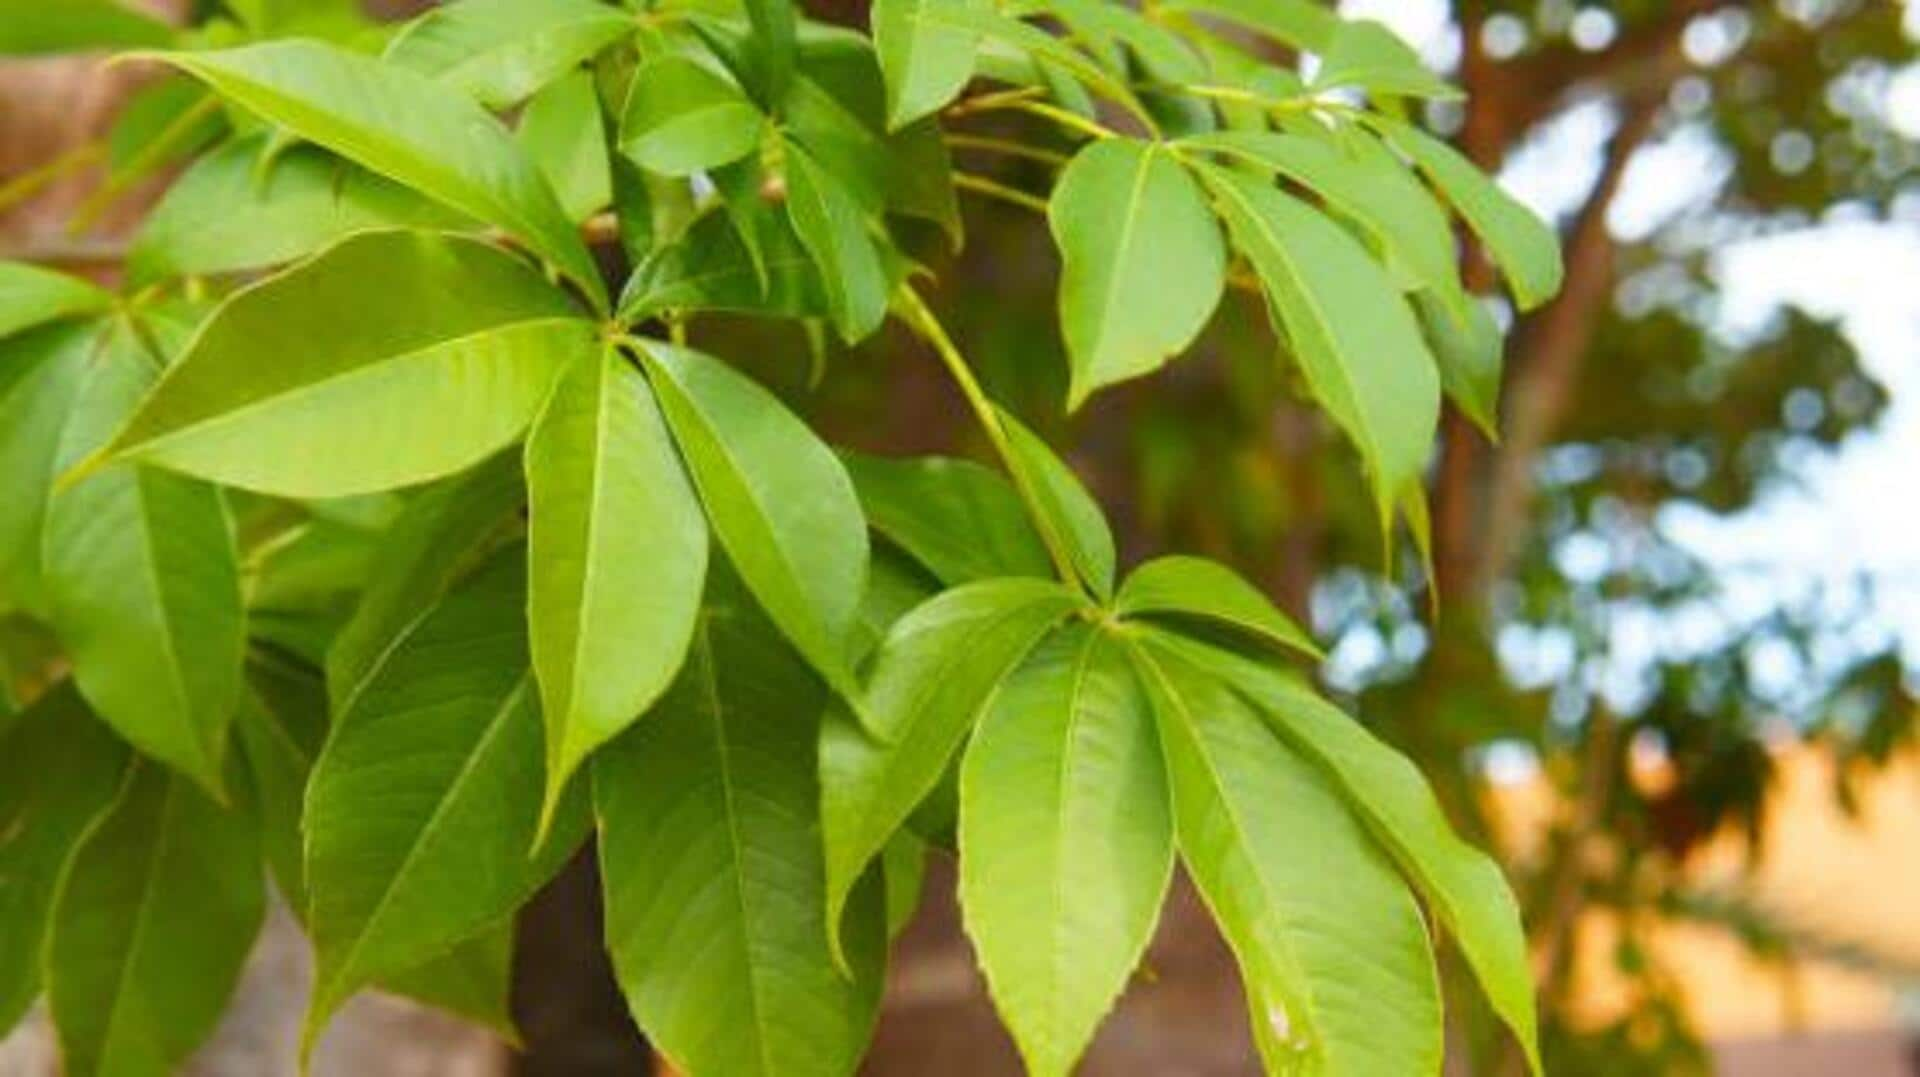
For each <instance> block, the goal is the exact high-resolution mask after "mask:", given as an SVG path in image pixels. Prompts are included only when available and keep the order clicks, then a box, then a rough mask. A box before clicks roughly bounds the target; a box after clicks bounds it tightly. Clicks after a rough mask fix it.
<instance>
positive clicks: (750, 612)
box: [593, 583, 885, 1077]
mask: <svg viewBox="0 0 1920 1077" xmlns="http://www.w3.org/2000/svg"><path fill="white" fill-rule="evenodd" d="M714 590H715V592H717V593H716V594H715V595H714V596H713V597H712V598H710V599H709V601H708V604H707V608H706V609H705V610H704V611H703V612H702V614H701V617H700V625H701V627H700V629H699V631H698V633H697V637H696V642H695V644H694V647H693V651H692V653H691V654H690V655H689V656H688V659H687V665H686V668H685V669H684V670H683V672H682V674H681V676H680V679H679V680H678V681H676V682H675V683H674V687H673V689H672V691H670V692H669V693H668V694H667V696H666V697H665V698H664V699H663V700H661V703H660V705H659V706H658V707H657V708H655V710H654V712H653V713H652V714H650V715H649V716H648V718H647V720H646V721H645V722H644V723H642V724H641V725H639V726H637V727H636V728H634V729H633V730H632V731H631V732H630V733H629V734H627V735H626V736H625V737H623V738H621V739H620V740H618V741H616V742H615V743H614V744H612V745H611V746H609V747H608V748H607V750H606V752H605V753H604V754H603V755H601V756H600V757H599V758H597V759H596V760H595V761H594V767H593V774H594V800H595V804H596V806H597V809H598V815H599V820H600V828H601V846H600V858H601V874H602V877H603V878H604V880H605V887H606V909H607V946H608V949H609V950H610V951H611V952H612V954H613V959H614V966H615V970H616V972H617V973H618V975H619V978H620V982H621V985H622V987H623V988H624V989H625V991H626V994H627V999H628V1001H629V1003H630V1004H631V1006H632V1007H633V1012H634V1016H635V1018H636V1019H637V1020H638V1021H639V1024H640V1027H641V1029H642V1030H643V1031H644V1032H645V1033H646V1034H647V1036H648V1038H649V1039H651V1040H652V1041H653V1042H654V1043H655V1044H657V1045H658V1046H659V1048H660V1050H661V1052H662V1053H663V1054H665V1055H666V1056H667V1057H669V1058H672V1059H673V1060H674V1063H675V1065H676V1066H677V1067H680V1068H683V1069H685V1070H687V1071H688V1072H692V1073H716V1074H740V1075H758V1077H807V1075H823V1077H832V1075H839V1074H848V1073H852V1072H853V1069H854V1066H855V1064H856V1063H857V1062H858V1061H859V1059H860V1055H861V1053H862V1052H863V1050H864V1048H865V1046H866V1041H867V1034H868V1030H869V1029H870V1028H871V1027H872V1022H873V1016H874V1010H875V1006H876V1004H877V1003H878V1001H879V989H880V981H881V969H882V965H883V962H884V960H885V957H884V953H885V950H884V946H885V943H884V938H885V937H884V934H883V932H884V918H883V909H882V902H881V901H880V900H879V899H880V896H881V895H880V893H879V888H878V887H877V886H867V887H865V888H863V891H862V900H861V901H860V902H859V908H858V909H857V910H856V912H855V914H854V916H852V917H850V924H849V930H848V933H847V939H846V941H847V943H848V950H849V953H850V956H851V962H850V963H851V966H852V971H853V975H852V976H851V977H850V978H849V977H848V976H844V975H842V974H841V973H840V971H839V970H838V969H836V968H835V967H834V962H833V959H832V958H831V957H830V956H829V953H828V949H827V930H826V924H827V919H826V911H825V907H824V903H825V887H824V883H823V871H824V869H823V866H822V864H821V854H820V845H819V839H818V836H817V831H816V829H815V826H816V819H817V813H818V811H819V788H818V786H817V784H816V779H815V775H814V769H813V750H814V744H815V733H816V731H817V729H818V727H819V720H820V714H821V711H822V710H823V708H824V707H825V706H826V703H827V698H828V697H827V693H826V692H825V691H824V689H823V686H822V685H821V683H820V681H819V680H818V679H817V678H815V677H814V676H813V674H812V673H811V672H810V671H809V670H808V668H807V666H806V664H805V663H804V662H803V661H802V660H801V659H800V657H799V655H797V654H795V653H794V652H793V650H792V649H791V648H790V647H789V646H788V645H787V644H786V642H785V641H784V640H782V639H781V638H780V635H779V634H778V633H777V632H776V631H775V630H774V628H773V626H772V625H771V624H770V623H768V622H767V620H766V619H765V617H764V616H763V615H761V614H760V613H759V611H758V610H756V609H755V608H754V607H753V603H752V601H751V600H750V599H748V598H747V597H746V596H745V595H744V594H743V593H741V592H740V590H739V588H738V586H737V585H735V586H727V585H725V584H724V583H720V584H719V585H718V586H716V587H715V588H714ZM874 881H875V882H877V880H874Z"/></svg>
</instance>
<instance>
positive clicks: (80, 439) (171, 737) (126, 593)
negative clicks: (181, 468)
mask: <svg viewBox="0 0 1920 1077" xmlns="http://www.w3.org/2000/svg"><path fill="white" fill-rule="evenodd" d="M146 338H153V339H157V334H156V330H155V328H154V327H153V326H151V325H142V326H136V325H134V324H133V323H131V322H129V321H127V320H124V319H121V320H116V321H114V322H112V323H110V324H108V325H106V326H104V327H103V328H102V329H101V331H100V333H99V334H98V337H97V339H96V344H95V350H94V352H93V354H92V355H91V356H90V357H89V359H88V369H87V371H86V374H85V380H84V382H83V383H82V385H81V387H80V390H79V396H78V398H77V399H76V401H75V403H74V406H73V411H72V414H71V415H70V416H69V418H68V420H67V424H66V429H65V430H64V432H63V433H62V435H61V439H60V449H59V453H58V456H57V462H56V471H58V470H64V469H66V468H67V467H69V466H71V465H72V464H73V463H75V462H76V461H78V460H80V459H81V458H82V457H84V456H86V455H87V454H88V453H90V452H92V451H93V450H95V449H97V448H99V446H100V445H102V444H103V443H104V442H105V441H106V439H107V438H108V437H109V436H110V435H111V433H112V431H113V430H115V429H117V428H118V427H119V426H120V424H121V423H122V422H123V421H124V420H125V419H126V416H127V415H128V414H129V413H130V412H132V410H133V409H134V407H135V406H136V405H137V404H138V403H139V401H140V400H141V398H142V397H143V396H144V395H145V394H146V393H147V392H148V391H149V389H150V387H151V386H152V385H153V384H154V379H155V378H156V377H159V376H161V375H160V366H161V362H162V360H161V359H160V358H159V357H158V356H156V355H155V354H153V353H152V352H151V351H150V350H149V348H148V344H147V339H146ZM41 540H42V545H41V562H42V565H43V567H44V571H45V574H46V586H47V593H48V597H49V600H50V601H49V609H50V612H51V620H52V623H53V626H54V629H55V632H56V634H57V635H58V636H59V637H60V642H61V644H62V645H63V646H64V647H65V648H66V651H67V654H68V657H69V658H70V660H71V661H72V663H73V675H74V680H75V681H76V682H77V683H78V684H79V686H80V692H81V694H82V695H84V696H85V697H86V698H87V701H88V702H89V703H90V704H91V705H92V706H93V708H94V709H95V710H96V711H97V712H99V714H100V716H101V717H102V718H104V719H105V720H106V721H107V723H108V724H109V725H111V726H113V727H114V729H115V730H117V731H118V732H119V733H120V735H121V736H123V737H125V738H126V739H127V740H129V741H131V742H132V743H133V745H134V746H135V747H137V748H139V749H140V750H141V751H143V752H145V753H146V754H148V755H150V756H152V757H153V758H155V759H158V760H160V761H162V762H164V763H167V764H168V765H170V766H172V767H175V768H177V769H178V770H179V771H180V772H181V773H183V774H186V775H188V776H190V777H192V778H193V779H194V780H195V781H197V782H199V783H200V784H201V786H202V787H203V788H205V789H207V790H209V791H211V792H213V793H215V795H223V794H222V789H223V785H222V782H223V775H224V773H225V767H224V761H225V759H226V754H227V753H226V749H227V739H228V738H227V731H228V728H229V726H230V725H231V723H232V721H233V713H234V707H235V706H236V705H237V704H238V702H239V698H240V661H241V652H242V647H243V641H244V638H245V632H246V614H245V610H244V608H243V607H242V602H241V591H240V570H239V563H238V559H239V555H238V553H237V551H236V548H235V540H234V533H233V521H232V520H231V518H230V517H229V514H228V511H227V507H226V504H225V501H224V499H223V498H222V495H221V493H220V491H219V490H218V489H216V488H215V487H213V486H210V485H208V484H206V483H203V482H200V481H198V480H196V479H190V478H186V477H184V476H180V475H174V474H170V473H168V472H164V471H157V470H154V469H151V468H142V467H133V466H129V465H124V464H121V465H114V466H111V467H108V468H106V469H105V470H103V471H101V472H100V473H99V474H96V475H93V476H91V477H89V478H87V479H85V480H83V481H81V482H79V483H76V484H74V485H72V486H71V487H68V488H66V489H64V490H60V491H58V492H56V493H55V494H54V495H53V498H52V500H51V502H50V503H49V505H48V508H47V516H46V524H45V528H44V531H43V533H42V535H41Z"/></svg>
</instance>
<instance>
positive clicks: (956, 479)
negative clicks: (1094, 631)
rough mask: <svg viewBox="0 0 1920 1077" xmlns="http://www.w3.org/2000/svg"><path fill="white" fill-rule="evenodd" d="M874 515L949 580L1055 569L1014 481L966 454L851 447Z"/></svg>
mask: <svg viewBox="0 0 1920 1077" xmlns="http://www.w3.org/2000/svg"><path fill="white" fill-rule="evenodd" d="M841 458H842V459H843V460H845V461H846V465H847V472H848V474H850V475H852V476H853V486H854V489H855V490H856V491H858V493H859V495H860V506H861V508H862V509H864V510H865V511H866V514H867V522H868V523H869V524H871V525H872V526H873V529H874V530H875V531H876V532H878V533H879V534H881V535H882V536H884V537H885V538H886V539H887V540H888V541H889V542H892V543H894V544H895V545H897V546H899V547H900V548H901V549H902V550H905V551H906V552H907V553H908V554H910V555H912V557H913V558H914V559H915V560H917V561H919V562H920V563H921V564H922V565H924V566H926V568H927V569H928V571H930V572H932V573H933V574H934V575H935V576H938V577H939V578H940V579H941V581H942V582H944V583H946V584H948V585H949V586H953V585H958V584H962V583H969V582H972V581H974V580H983V579H990V578H992V577H995V576H1038V577H1040V578H1042V579H1046V578H1049V577H1051V576H1052V575H1053V563H1052V561H1050V560H1049V559H1048V558H1047V548H1046V546H1045V545H1044V544H1043V543H1042V542H1041V541H1040V536H1039V534H1038V533H1036V532H1035V531H1034V529H1033V524H1032V523H1031V522H1030V521H1028V519H1027V510H1026V508H1025V506H1023V505H1022V504H1021V503H1020V495H1019V494H1018V493H1017V492H1015V490H1014V488H1013V486H1012V484H1010V483H1009V482H1007V480H1006V479H1005V478H1004V477H1002V476H1000V475H998V474H996V473H994V472H992V471H989V470H988V469H986V468H984V467H981V466H980V465H979V464H975V463H972V462H971V461H967V460H955V459H949V458H946V457H938V456H928V457H918V458H915V459H910V460H895V459H888V458H885V457H879V456H867V455H864V454H859V453H844V454H842V456H841Z"/></svg>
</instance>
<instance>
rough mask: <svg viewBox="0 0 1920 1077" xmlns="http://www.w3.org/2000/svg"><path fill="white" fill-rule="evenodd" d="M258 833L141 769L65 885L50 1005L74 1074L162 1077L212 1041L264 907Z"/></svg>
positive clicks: (55, 933) (53, 937)
mask: <svg viewBox="0 0 1920 1077" xmlns="http://www.w3.org/2000/svg"><path fill="white" fill-rule="evenodd" d="M259 841H260V838H259V834H258V832H257V831H256V829H255V827H254V823H253V820H252V819H251V818H250V817H249V816H248V814H247V813H246V812H243V811H238V810H232V809H222V808H221V807H220V806H219V805H217V804H215V803H214V802H213V801H211V800H209V799H207V797H206V796H205V795H203V794H202V793H201V792H200V791H199V790H198V789H195V788H194V787H193V786H192V785H191V784H189V783H188V782H186V781H185V780H183V779H181V778H180V777H178V776H175V775H170V774H168V773H167V771H166V770H164V769H162V768H160V767H156V766H152V765H137V766H136V767H135V768H134V771H133V774H132V775H131V776H130V777H129V778H128V780H127V783H126V787H125V790H124V791H123V792H122V793H121V795H120V797H119V800H118V803H116V804H115V805H114V807H113V810H112V811H111V812H110V813H109V814H107V815H106V816H104V817H102V818H101V819H100V820H99V821H98V822H96V823H95V824H94V825H93V826H92V827H91V828H90V829H89V830H88V832H87V836H86V838H85V839H84V840H83V841H82V843H81V845H80V848H79V850H78V851H77V852H76V853H75V854H74V858H73V862H72V863H71V864H70V865H69V866H68V868H67V870H66V872H65V873H64V875H63V876H62V878H61V882H60V892H59V896H58V897H57V898H56V899H55V900H54V908H53V922H52V925H51V929H50V932H49V934H48V937H47V945H46V962H47V999H48V1002H49V1004H50V1006H51V1008H52V1011H53V1024H54V1028H55V1030H56V1031H57V1032H58V1033H59V1037H60V1055H61V1060H62V1062H63V1063H64V1067H63V1068H64V1071H65V1072H66V1073H68V1074H71V1075H73V1077H92V1075H95V1074H102V1075H111V1077H166V1075H167V1074H170V1073H173V1072H175V1070H176V1067H178V1066H179V1065H180V1063H182V1062H184V1061H185V1060H186V1058H187V1056H188V1055H189V1054H191V1053H192V1052H193V1049H194V1048H195V1047H198V1046H199V1045H200V1041H201V1040H203V1039H205V1038H206V1036H207V1034H208V1033H210V1032H212V1031H213V1027H214V1025H215V1024H216V1023H217V1022H218V1021H219V1018H220V1014H221V1011H222V1010H224V1009H225V1008H226V1004H227V997H228V996H229V995H230V994H232V992H233V988H234V985H235V984H236V983H237V982H238V981H239V978H240V969H241V967H242V966H243V965H244V964H245V963H246V958H247V952H248V951H249V950H251V949H252V947H253V939H254V935H255V934H256V933H258V931H259V930H260V921H261V918H262V916H263V915H264V913H265V911H266V887H265V885H264V884H263V881H262V879H261V877H260V845H259Z"/></svg>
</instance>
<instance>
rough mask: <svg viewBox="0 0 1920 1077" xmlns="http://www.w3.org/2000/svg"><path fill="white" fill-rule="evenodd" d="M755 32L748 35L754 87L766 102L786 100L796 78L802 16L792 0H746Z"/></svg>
mask: <svg viewBox="0 0 1920 1077" xmlns="http://www.w3.org/2000/svg"><path fill="white" fill-rule="evenodd" d="M742 6H743V7H745V8H746V9H747V22H748V24H749V25H751V26H752V27H753V33H752V34H750V35H749V36H748V38H747V42H746V49H747V62H748V67H749V69H750V70H749V73H750V76H751V77H750V81H751V83H752V88H753V90H754V92H755V95H756V97H757V99H758V100H759V102H760V103H761V104H762V105H763V106H768V107H771V106H772V105H773V104H774V103H775V102H778V101H782V100H785V98H786V96H787V86H788V84H789V83H791V82H792V80H793V69H794V63H795V55H794V54H795V52H796V51H797V49H798V38H799V22H800V19H799V16H798V15H797V14H795V12H794V8H793V3H792V0H742Z"/></svg>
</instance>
